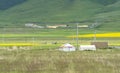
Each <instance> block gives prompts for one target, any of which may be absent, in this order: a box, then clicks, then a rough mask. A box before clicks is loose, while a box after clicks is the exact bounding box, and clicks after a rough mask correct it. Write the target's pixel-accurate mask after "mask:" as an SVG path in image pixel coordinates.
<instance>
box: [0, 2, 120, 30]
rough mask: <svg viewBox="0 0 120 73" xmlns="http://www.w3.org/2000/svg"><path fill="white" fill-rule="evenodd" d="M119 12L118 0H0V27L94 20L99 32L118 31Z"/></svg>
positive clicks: (119, 4) (89, 22) (88, 21)
mask: <svg viewBox="0 0 120 73" xmlns="http://www.w3.org/2000/svg"><path fill="white" fill-rule="evenodd" d="M119 13H120V1H119V0H52V1H50V0H11V1H10V0H0V24H1V26H5V25H6V26H9V25H14V24H18V25H22V24H23V23H30V22H36V23H74V22H81V23H87V24H92V23H94V22H96V21H97V22H98V23H101V26H100V28H99V29H104V28H105V29H106V28H107V29H110V30H112V29H113V30H114V29H116V30H119V28H118V27H119V26H120V25H119V22H120V14H119ZM113 24H114V25H113ZM111 27H112V28H111Z"/></svg>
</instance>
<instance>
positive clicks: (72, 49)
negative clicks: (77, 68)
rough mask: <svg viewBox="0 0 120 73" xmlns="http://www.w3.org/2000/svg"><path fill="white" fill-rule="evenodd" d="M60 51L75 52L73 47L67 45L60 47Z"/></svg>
mask: <svg viewBox="0 0 120 73" xmlns="http://www.w3.org/2000/svg"><path fill="white" fill-rule="evenodd" d="M59 50H60V51H75V47H74V46H73V45H71V44H69V43H67V44H64V45H62V46H60V48H59Z"/></svg>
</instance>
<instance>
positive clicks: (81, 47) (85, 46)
mask: <svg viewBox="0 0 120 73" xmlns="http://www.w3.org/2000/svg"><path fill="white" fill-rule="evenodd" d="M79 50H80V51H84V50H92V51H95V50H96V47H95V45H80V48H79Z"/></svg>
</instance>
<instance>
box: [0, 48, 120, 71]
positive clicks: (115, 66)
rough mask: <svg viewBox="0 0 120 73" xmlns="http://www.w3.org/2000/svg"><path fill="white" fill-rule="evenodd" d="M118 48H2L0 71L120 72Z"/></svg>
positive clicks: (0, 52) (0, 51)
mask: <svg viewBox="0 0 120 73" xmlns="http://www.w3.org/2000/svg"><path fill="white" fill-rule="evenodd" d="M119 57H120V54H119V50H117V49H114V50H113V49H104V50H97V51H76V52H60V51H48V50H40V49H36V50H35V49H31V50H16V51H15V50H14V51H7V50H0V72H1V73H81V72H82V73H119V72H120V70H119V68H120V63H119V61H120V58H119Z"/></svg>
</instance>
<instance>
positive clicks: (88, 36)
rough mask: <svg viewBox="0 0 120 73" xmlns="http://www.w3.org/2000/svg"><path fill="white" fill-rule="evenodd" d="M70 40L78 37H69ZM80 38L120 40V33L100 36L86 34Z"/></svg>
mask: <svg viewBox="0 0 120 73" xmlns="http://www.w3.org/2000/svg"><path fill="white" fill-rule="evenodd" d="M68 37H69V38H76V35H72V36H68ZM78 37H79V38H92V37H96V38H120V32H115V33H99V34H84V35H79V36H78Z"/></svg>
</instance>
